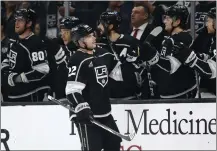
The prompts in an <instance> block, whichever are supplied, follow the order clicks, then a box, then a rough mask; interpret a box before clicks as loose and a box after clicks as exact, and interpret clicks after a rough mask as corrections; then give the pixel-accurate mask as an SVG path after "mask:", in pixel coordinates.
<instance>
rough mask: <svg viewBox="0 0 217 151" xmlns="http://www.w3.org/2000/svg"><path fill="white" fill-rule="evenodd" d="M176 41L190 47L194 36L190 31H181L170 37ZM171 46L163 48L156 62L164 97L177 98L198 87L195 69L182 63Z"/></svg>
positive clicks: (161, 92)
mask: <svg viewBox="0 0 217 151" xmlns="http://www.w3.org/2000/svg"><path fill="white" fill-rule="evenodd" d="M166 38H172V39H173V41H175V42H182V43H184V44H185V45H186V46H188V47H190V45H191V44H192V43H193V38H192V37H191V35H190V34H189V33H188V32H180V33H177V34H174V35H172V36H170V37H166ZM169 49H170V48H162V50H161V56H160V59H159V61H158V63H157V64H156V65H157V66H156V67H157V68H158V72H157V76H158V77H157V78H156V80H157V83H158V85H159V91H160V92H159V93H160V95H161V97H162V98H176V97H179V96H182V95H184V94H186V93H188V92H190V91H191V90H193V89H195V88H196V77H195V71H194V69H192V68H190V67H189V66H185V65H182V64H181V63H180V62H179V61H178V60H177V59H176V58H175V57H173V53H172V51H169V52H167V50H169Z"/></svg>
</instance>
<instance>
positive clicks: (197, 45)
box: [192, 8, 216, 95]
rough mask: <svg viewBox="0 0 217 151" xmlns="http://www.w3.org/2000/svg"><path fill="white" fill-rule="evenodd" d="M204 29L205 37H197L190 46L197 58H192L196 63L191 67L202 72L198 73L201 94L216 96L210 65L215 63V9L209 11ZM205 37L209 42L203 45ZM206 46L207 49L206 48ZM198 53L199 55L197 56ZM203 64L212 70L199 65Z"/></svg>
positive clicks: (214, 80) (213, 74)
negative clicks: (205, 31)
mask: <svg viewBox="0 0 217 151" xmlns="http://www.w3.org/2000/svg"><path fill="white" fill-rule="evenodd" d="M206 29H207V31H208V33H207V36H204V34H201V35H199V36H198V37H197V38H196V39H195V41H194V44H193V46H192V49H194V51H195V53H197V57H195V58H194V59H197V61H196V60H195V61H196V62H195V63H194V64H193V66H192V67H197V68H199V67H200V69H201V70H202V72H201V71H198V73H199V74H200V76H201V81H200V87H201V92H208V93H213V94H216V78H214V77H215V70H214V69H213V67H212V64H213V63H214V62H216V8H212V9H210V11H209V12H208V14H207V17H206ZM206 37H209V38H207V39H208V41H209V42H208V43H203V42H204V38H206ZM207 45H208V46H209V47H207ZM203 48H204V49H203ZM198 53H200V54H199V55H198ZM192 54H193V52H192ZM192 59H193V58H192ZM201 61H202V62H201ZM205 62H206V63H209V65H210V67H211V69H213V70H210V68H209V66H206V65H205V66H204V65H202V66H201V65H200V64H201V63H202V64H204V63H205ZM214 65H215V63H214ZM196 70H197V69H196ZM204 77H207V78H211V79H207V78H204ZM202 94H203V93H202ZM209 95H210V94H209Z"/></svg>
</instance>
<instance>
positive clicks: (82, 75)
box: [66, 24, 121, 151]
mask: <svg viewBox="0 0 217 151" xmlns="http://www.w3.org/2000/svg"><path fill="white" fill-rule="evenodd" d="M72 39H73V41H74V42H75V44H76V45H77V47H78V49H77V51H76V52H75V53H74V54H73V55H72V57H71V58H70V60H69V63H68V68H69V73H68V81H67V85H66V95H67V98H68V100H69V101H70V102H71V103H72V107H74V108H75V113H76V114H73V115H72V116H71V118H73V119H74V120H75V123H76V126H77V128H78V132H79V136H80V140H81V144H82V150H84V151H101V150H102V149H104V151H111V150H112V151H119V150H120V142H121V139H120V138H119V137H117V136H115V135H113V134H111V133H109V132H107V131H105V130H103V129H101V128H99V127H97V126H96V125H93V124H91V122H90V121H91V119H92V118H96V119H97V120H98V121H99V122H102V123H103V124H105V125H107V126H109V127H110V128H112V129H114V130H116V131H118V128H117V125H116V123H115V121H114V119H113V117H112V115H111V104H110V100H109V87H108V81H109V78H108V74H109V72H110V71H111V70H112V69H113V66H114V65H115V63H113V62H114V56H113V55H112V54H111V53H109V52H108V51H106V50H105V49H102V48H98V47H96V38H95V37H94V35H93V30H92V28H91V27H89V26H88V25H84V24H83V25H80V26H78V27H76V28H74V29H73V30H72ZM115 62H116V61H115ZM75 116H76V117H75Z"/></svg>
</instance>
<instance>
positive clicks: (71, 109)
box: [48, 95, 136, 141]
mask: <svg viewBox="0 0 217 151" xmlns="http://www.w3.org/2000/svg"><path fill="white" fill-rule="evenodd" d="M48 99H49V100H51V101H53V102H55V103H56V104H59V105H61V106H62V107H64V108H66V109H68V110H70V111H72V112H75V111H74V109H73V108H72V107H70V104H71V103H70V102H69V101H68V102H66V101H64V103H63V102H61V101H58V100H57V99H55V98H53V97H52V96H50V95H48ZM91 122H92V123H93V124H95V125H97V126H99V127H101V128H103V129H105V130H106V131H108V132H110V133H112V134H114V135H116V136H118V137H121V138H122V139H125V140H127V141H131V140H132V139H133V138H134V136H135V135H136V132H134V133H132V134H129V135H123V134H121V133H119V132H117V131H115V130H113V129H111V128H109V127H108V126H106V125H104V124H102V123H100V122H98V121H96V120H95V119H92V120H91Z"/></svg>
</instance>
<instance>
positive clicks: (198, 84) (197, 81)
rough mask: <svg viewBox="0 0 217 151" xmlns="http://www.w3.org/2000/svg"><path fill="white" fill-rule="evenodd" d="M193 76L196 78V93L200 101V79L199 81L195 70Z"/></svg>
mask: <svg viewBox="0 0 217 151" xmlns="http://www.w3.org/2000/svg"><path fill="white" fill-rule="evenodd" d="M194 72H195V76H196V83H197V91H198V98H199V99H201V92H200V79H199V74H198V73H197V71H196V70H194Z"/></svg>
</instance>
